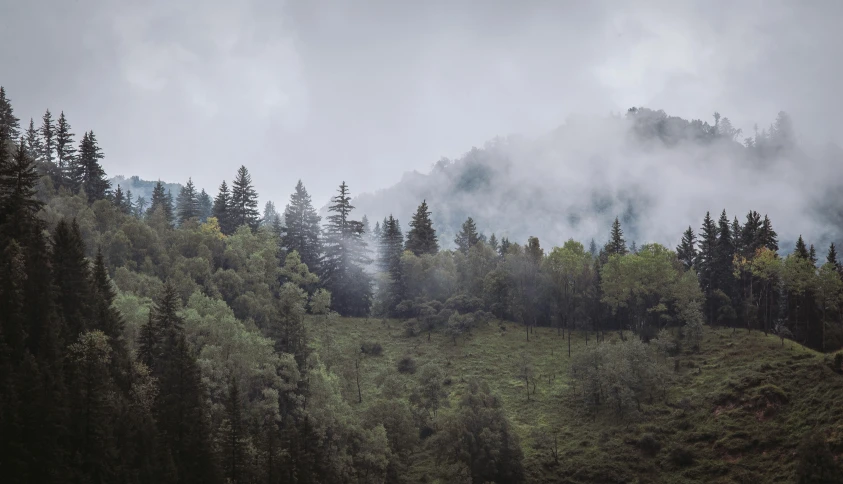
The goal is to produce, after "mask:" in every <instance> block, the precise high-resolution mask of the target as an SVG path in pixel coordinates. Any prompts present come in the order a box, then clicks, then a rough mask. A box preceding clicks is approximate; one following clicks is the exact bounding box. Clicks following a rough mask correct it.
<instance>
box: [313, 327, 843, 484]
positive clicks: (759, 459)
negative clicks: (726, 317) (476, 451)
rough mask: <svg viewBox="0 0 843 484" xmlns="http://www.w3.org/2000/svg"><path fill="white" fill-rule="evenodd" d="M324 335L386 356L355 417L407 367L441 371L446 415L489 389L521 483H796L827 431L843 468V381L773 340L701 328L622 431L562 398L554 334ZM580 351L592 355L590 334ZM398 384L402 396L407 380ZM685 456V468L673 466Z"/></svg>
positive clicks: (416, 471) (562, 366)
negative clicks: (556, 452)
mask: <svg viewBox="0 0 843 484" xmlns="http://www.w3.org/2000/svg"><path fill="white" fill-rule="evenodd" d="M501 326H504V327H506V330H505V331H503V330H501ZM311 332H312V334H313V335H314V336H315V337H314V338H313V340H314V341H315V343H314V345H315V349H316V351H317V352H318V351H319V349H320V348H319V344H320V343H319V342H320V341H321V338H320V333H322V332H324V329H323V328H322V327H321V326H320V325H318V324H313V325H312V327H311ZM330 332H331V335H332V338H333V339H334V340H335V341H336V343H337V344H338V345H346V346H350V345H359V344H360V343H361V342H363V341H371V342H377V343H380V344H381V345H383V355H381V356H377V357H366V359H365V360H364V362H363V364H362V378H361V387H362V394H363V403H362V404H357V402H356V398H354V399H351V398H350V399H349V400H350V401H351V402H352V404H353V405H354V406H355V407H357V408H359V409H361V410H362V408H365V406H366V404H367V402H368V401H371V400H372V399H374V398H375V397H376V396H377V395H378V382H379V381H382V380H381V378H379V376H382V375H385V374H390V373H391V374H396V375H397V374H398V372H397V370H396V363H397V361H398V360H399V359H400V358H402V357H404V356H410V357H412V358H414V359H415V360H416V363H417V366H418V368H419V369H420V368H421V367H422V366H423V365H428V364H437V365H441V367H442V368H443V369H444V371H445V373H446V375H447V377H448V378H450V379H451V381H452V383H451V385H449V386H448V387H447V388H448V390H449V392H450V401H451V402H453V403H454V404H455V403H456V401H457V400H458V399H459V396H460V395H461V393H462V392H463V391H464V389H465V385H466V382H467V381H469V380H470V379H471V378H478V379H482V380H484V381H486V382H487V383H488V384H489V386H490V387H491V388H492V389H493V390H494V392H495V393H497V394H498V395H499V396H500V397H501V398H502V400H503V402H504V408H505V410H506V413H507V415H508V417H509V419H510V422H511V423H512V426H513V427H514V429H515V431H516V432H517V433H518V435H519V437H520V439H521V446H522V448H523V450H524V454H525V461H524V464H525V470H526V473H527V478H528V482H570V483H578V482H583V483H585V482H630V483H632V482H640V483H657V482H664V483H672V482H676V483H679V482H682V483H685V482H705V483H709V482H711V483H721V482H722V483H726V482H752V483H753V484H758V483H762V482H763V483H766V482H793V481H794V469H795V463H796V457H795V450H796V447H797V446H798V444H799V442H800V440H801V439H802V437H803V435H804V434H805V432H807V431H809V430H811V429H818V430H822V431H824V432H826V433H827V435H828V440H829V444H830V445H831V448H832V451H833V452H834V453H835V455H837V456H838V458H841V457H843V376H841V375H839V374H837V373H835V372H833V371H832V370H831V368H830V365H829V364H828V362H829V361H830V360H831V358H830V356H824V355H821V354H819V353H817V352H815V351H812V350H809V349H806V348H804V347H802V346H800V345H798V344H796V343H792V342H789V341H785V343H784V346H781V343H780V340H779V339H778V338H776V337H774V336H772V335H771V336H764V334H763V333H759V332H752V333H747V332H746V331H737V332H733V330H731V329H711V328H706V333H705V338H704V342H703V345H702V348H701V349H700V351H699V352H698V353H695V354H692V353H690V352H687V351H683V352H682V353H681V354H680V355H678V359H679V361H680V365H679V371H678V372H675V373H674V372H673V371H672V369H673V363H672V361H671V362H666V363H665V364H667V365H669V366H670V368H671V373H673V375H674V378H675V384H674V385H673V386H672V388H671V390H670V391H669V392H668V394H667V396H666V398H665V399H663V400H662V399H658V400H655V401H653V402H652V403H645V404H644V405H643V406H642V411H641V413H640V415H638V416H636V417H634V418H632V419H625V420H621V419H619V418H617V417H615V416H614V415H612V414H610V413H609V412H604V413H601V414H598V415H596V416H594V415H588V414H585V413H584V412H583V411H582V410H581V409H580V408H579V406H578V405H577V403H576V401H575V400H574V399H573V398H571V397H570V396H569V392H568V386H569V378H568V365H569V362H570V359H569V357H568V342H567V340H565V339H564V338H563V337H562V336H560V335H558V334H557V333H556V331H555V330H553V329H551V328H535V329H534V331H533V332H532V334H530V340H529V342H528V341H527V340H526V333H525V331H524V328H523V327H522V326H519V325H516V324H512V323H498V322H493V323H490V324H489V325H488V326H486V327H483V328H478V329H475V330H474V331H473V334H472V335H470V336H468V337H465V338H461V339H458V340H457V344H456V345H454V343H453V342H452V341H451V340H449V339H447V338H446V337H445V336H444V335H441V334H437V333H433V335H432V336H431V338H430V340H429V341H428V336H427V334H422V335H420V336H417V337H406V336H404V333H403V325H402V324H401V322H399V321H396V320H389V321H384V320H381V319H374V318H370V319H350V318H341V319H338V320H337V321H336V323H335V324H334V325H333V326H332V327H331V328H330ZM611 337H615V335H614V334H612V335H610V334H607V339H609V338H611ZM588 344H589V345H594V344H595V341H594V337H593V334H592V335H589V338H588ZM585 345H586V340H585V335H584V334H582V333H575V334H574V335H573V338H572V341H571V351H572V353H577V352H580V351H583V349H584V348H585ZM522 352H526V353H527V354H529V355H530V358H531V360H532V363H533V365H534V367H535V371H536V374H537V375H538V376H539V384H538V385H537V387H536V393H535V395H531V397H530V401H529V402H528V401H527V394H526V391H525V387H524V383H523V381H521V380H519V379H518V377H517V367H518V361H519V359H520V357H521V354H522ZM401 378H403V379H404V380H405V381H406V382H407V384H408V386H409V385H411V384H412V381H413V379H414V377H413V376H412V375H403V376H402V377H401ZM354 396H355V397H356V389H355V392H354ZM684 398H687V399H688V401H689V402H690V407H689V408H688V407H686V408H685V409H684V410H683V409H682V408H680V406H679V405H677V403H678V402H680V400H682V399H684ZM447 411H448V410H447V409H445V410H443V412H447ZM539 426H547V427H549V428H554V429H558V431H559V433H560V446H561V447H562V450H561V458H560V463H559V465H550V464H549V460H550V459H549V458H548V457H547V456H545V455H544V454H543V453H541V452H539V451H536V450H534V449H533V448H532V446H531V444H532V439H531V431H532V430H533V429H534V428H536V427H539ZM643 434H651V435H652V436H654V437H655V438H656V439H657V440H658V442H659V443H660V444H661V449H660V450H659V451H658V452H656V453H655V454H647V453H644V452H642V450H640V449H639V447H638V446H637V445H636V443H637V442H638V440H639V439H640V438H641V436H642V435H643ZM680 450H681V451H680ZM683 453H684V455H685V456H688V455H690V456H692V463H690V464H688V463H687V462H684V463H681V459H679V458H672V457H676V456H678V455H679V454H683ZM435 466H436V462H435V460H434V458H433V457H432V453H431V451H430V449H426V448H425V445H424V442H423V443H422V444H421V445H420V448H419V451H418V452H417V453H415V454H414V458H413V461H412V465H411V469H410V472H409V475H408V476H409V479H410V480H411V481H413V482H420V481H427V482H436V480H435V478H434V476H435Z"/></svg>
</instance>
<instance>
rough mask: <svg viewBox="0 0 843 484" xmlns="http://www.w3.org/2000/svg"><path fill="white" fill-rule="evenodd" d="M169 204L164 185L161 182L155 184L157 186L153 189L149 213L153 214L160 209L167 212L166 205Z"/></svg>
mask: <svg viewBox="0 0 843 484" xmlns="http://www.w3.org/2000/svg"><path fill="white" fill-rule="evenodd" d="M166 203H167V194H166V193H165V192H164V184H163V183H161V180H158V181H157V182H155V186H154V187H152V200H151V202H150V205H149V213H150V214H152V213H153V212H155V211H156V210H158V209H161V210H166V209H165V208H164V205H165V204H166Z"/></svg>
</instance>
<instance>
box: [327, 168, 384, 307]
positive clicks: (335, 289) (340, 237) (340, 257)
mask: <svg viewBox="0 0 843 484" xmlns="http://www.w3.org/2000/svg"><path fill="white" fill-rule="evenodd" d="M338 192H339V193H338V194H337V195H336V196H334V198H332V199H331V205H330V206H329V207H328V212H329V213H330V214H331V215H329V216H328V224H327V226H326V227H325V236H324V244H325V245H324V248H325V254H324V257H323V259H322V261H321V262H322V265H321V272H322V280H323V281H324V284H325V285H326V287H327V288H328V289H329V290H330V291H331V295H332V301H331V302H332V304H333V306H334V309H335V310H336V311H337V312H339V313H340V314H343V315H349V316H363V315H366V314H368V313H369V308H370V307H371V299H372V289H371V279H370V277H369V276H368V275H367V274H366V273H365V272H364V270H363V267H364V266H366V265H368V264H369V263H371V259H369V257H368V256H367V247H366V241H365V240H364V239H363V224H362V223H360V222H359V221H355V220H352V219H351V218H350V215H351V211H352V210H354V206H352V205H351V195H350V193H349V191H348V185H346V184H345V182H342V184H340V187H339V190H338Z"/></svg>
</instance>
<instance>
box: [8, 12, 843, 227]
mask: <svg viewBox="0 0 843 484" xmlns="http://www.w3.org/2000/svg"><path fill="white" fill-rule="evenodd" d="M0 2H2V7H0V10H2V15H0V83H2V84H3V85H4V86H5V87H6V90H7V92H8V93H9V96H10V97H11V99H12V101H13V105H14V107H15V110H16V114H17V115H18V116H19V117H21V118H22V124H25V122H26V121H28V119H29V117H30V116H32V117H35V118H36V121H37V119H38V118H39V117H40V115H41V113H43V111H44V110H45V109H46V108H50V109H51V110H52V111H53V112H54V113H58V112H59V111H61V110H64V111H65V113H66V114H67V116H68V119H69V121H70V123H71V124H72V126H73V128H74V131H75V132H76V133H77V135H79V134H81V133H82V132H83V131H84V130H87V129H93V130H94V131H95V132H96V133H97V138H98V139H99V140H100V143H101V145H102V148H103V149H104V152H105V155H106V158H105V160H104V166H105V169H106V171H107V172H108V173H109V175H112V176H113V175H125V176H127V177H128V176H131V175H138V176H140V177H141V178H145V179H157V178H161V179H163V180H166V181H172V182H184V181H185V180H186V179H187V178H188V177H192V178H193V180H194V182H195V183H196V184H197V185H198V186H199V187H202V188H205V189H206V190H208V191H209V193H212V194H213V193H215V191H216V187H217V186H218V185H219V183H220V182H221V181H222V180H223V179H228V180H230V179H231V178H232V177H233V176H234V174H235V172H236V169H237V167H238V166H239V165H240V164H245V165H246V166H247V167H248V168H249V169H250V171H251V172H252V175H253V179H254V181H255V186H256V189H257V190H258V192H259V193H260V195H261V198H262V203H263V201H265V200H268V199H271V200H274V201H275V202H276V205H278V206H283V205H284V204H285V203H286V200H287V198H288V197H289V194H290V192H291V191H292V188H293V187H294V185H295V183H296V180H298V179H302V180H303V181H304V183H305V185H306V186H307V188H308V190H309V191H310V192H311V194H312V195H313V198H314V202H315V203H316V204H317V205H319V206H321V205H322V204H324V203H325V202H327V201H328V199H329V197H330V196H331V195H332V194H333V192H334V190H335V188H336V186H337V185H338V184H339V183H340V182H341V181H343V180H345V181H346V182H347V183H348V184H349V185H350V187H351V190H352V193H353V194H361V193H364V192H374V191H376V190H378V189H381V188H384V187H388V186H391V185H393V184H394V183H396V182H398V181H399V180H401V178H402V176H403V174H404V173H406V172H409V171H412V170H418V171H420V172H422V173H426V172H429V171H430V169H431V167H432V164H433V163H434V162H435V161H436V160H438V159H440V158H441V157H442V156H446V157H449V158H457V157H460V156H461V155H462V154H463V153H465V152H466V151H468V150H469V149H470V148H471V146H483V144H484V143H485V142H486V141H488V140H491V139H493V138H494V137H496V136H508V135H516V134H517V135H521V136H522V137H524V138H526V139H534V138H538V137H541V136H542V135H543V134H545V133H548V132H551V131H552V130H554V129H556V128H557V127H558V126H560V125H563V124H566V120H568V119H571V117H572V116H576V115H581V116H582V115H584V116H588V117H596V118H598V119H602V118H605V117H607V116H609V114H610V113H624V112H625V111H626V109H627V108H629V107H630V106H646V107H650V108H653V109H664V110H665V111H666V112H667V113H669V114H671V115H675V116H681V117H683V118H687V119H692V118H701V119H704V120H707V121H709V122H713V121H712V119H711V115H712V113H713V112H714V111H715V110H716V111H719V112H721V113H722V114H723V115H724V116H728V117H729V118H730V119H731V121H732V123H733V124H734V125H735V126H736V127H738V128H742V129H743V131H744V133H745V134H749V133H751V132H752V128H753V125H754V124H756V123H758V124H759V125H760V126H761V127H764V126H767V125H768V124H769V123H770V122H772V121H773V120H774V119H775V117H776V114H777V113H778V112H779V111H780V110H784V111H787V112H788V113H789V114H790V115H791V116H792V118H793V120H794V124H795V126H796V129H797V134H798V136H799V137H800V140H801V141H802V144H804V145H805V146H809V147H810V148H806V149H807V150H814V151H817V152H819V151H821V150H823V149H825V146H826V143H828V142H834V143H837V144H838V145H841V144H843V139H842V138H843V134H841V133H843V121H842V120H841V116H840V114H839V113H841V112H843V97H841V96H840V95H839V80H840V79H841V77H843V56H841V55H840V54H841V52H840V47H839V46H841V45H843V31H841V29H839V28H838V27H837V19H839V18H841V16H843V3H841V2H837V1H833V0H828V1H822V0H818V1H814V2H807V3H804V2H796V1H762V0H757V1H750V0H747V1H743V2H726V1H712V0H707V1H690V2H670V1H649V2H621V1H605V0H604V1H594V2H559V1H538V0H536V1H523V2H504V1H490V2H483V6H482V8H481V7H479V3H478V2H474V1H468V0H464V1H451V2H445V1H433V2H403V1H401V2H387V1H359V2H351V1H339V0H324V1H323V0H317V1H288V2H275V1H263V0H250V1H244V2H223V1H221V0H209V1H198V0H190V1H181V2H171V1H168V0H146V1H141V2H134V1H133V2H129V1H118V0H115V1H105V0H79V1H75V2H61V1H57V0H54V1H40V0H30V1H27V2H21V1H13V0H0ZM598 124H599V123H598ZM589 126H590V127H588V128H578V129H579V132H578V134H577V135H576V138H577V139H576V140H574V141H570V140H568V141H564V142H563V141H559V142H558V144H559V146H556V147H554V148H553V149H549V148H544V147H543V148H542V155H541V156H536V157H534V158H536V159H531V160H529V162H528V160H527V159H522V158H521V157H520V156H517V155H513V156H512V159H513V160H515V161H516V162H517V163H518V164H516V165H514V166H513V167H511V169H510V174H511V176H512V177H516V178H518V179H520V180H521V184H522V185H526V186H531V184H534V185H536V186H538V187H540V188H542V189H544V190H546V191H547V192H553V191H554V190H555V191H556V192H559V193H557V195H558V196H563V201H564V202H565V203H569V202H570V203H572V204H576V203H582V202H583V197H586V196H590V195H589V194H590V192H591V191H592V188H595V187H604V188H607V189H608V190H609V191H611V192H612V193H616V192H619V191H622V192H625V193H626V192H629V193H630V194H631V195H630V196H633V195H634V197H635V198H636V200H639V201H643V203H644V205H641V206H648V207H650V209H651V211H650V212H647V213H648V214H650V213H652V215H648V216H647V217H646V220H640V219H639V220H638V221H637V223H638V227H639V228H638V229H637V230H639V231H640V234H636V238H638V237H641V238H644V237H647V238H649V239H652V240H660V241H665V242H669V241H671V240H672V239H673V238H676V237H678V234H679V233H681V230H682V228H684V227H685V226H687V225H688V224H692V225H694V227H695V228H696V227H697V226H698V225H699V222H700V220H701V217H702V215H703V214H704V210H703V209H704V208H706V209H711V210H713V211H717V212H719V210H720V209H722V208H724V207H725V208H727V210H728V211H729V215H730V217H731V216H732V215H734V214H737V215H738V216H739V218H741V219H742V218H743V215H744V214H745V211H746V210H747V209H749V208H754V209H756V210H758V211H759V212H762V213H770V216H771V217H772V219H773V223H774V225H775V226H776V228H777V230H779V233H780V235H781V236H782V237H783V238H787V237H790V236H791V235H792V234H796V233H806V234H808V233H810V234H812V237H813V238H814V239H816V240H817V243H819V242H818V241H819V239H820V238H821V237H830V236H828V235H827V234H828V232H829V230H831V229H829V228H828V227H827V226H826V225H828V223H827V217H826V218H817V217H814V216H813V215H812V216H805V215H804V214H805V213H813V212H809V210H810V209H811V207H813V206H814V205H816V203H815V201H814V198H816V197H817V196H818V194H819V193H820V191H819V190H818V189H817V185H816V184H817V183H819V184H821V185H822V186H823V187H827V186H833V182H836V180H838V179H839V177H840V174H839V167H840V163H839V160H838V161H837V163H838V164H837V165H829V164H828V162H827V161H826V160H825V159H822V158H821V157H819V156H818V155H817V156H814V157H813V159H815V160H820V161H817V162H815V163H813V164H811V168H810V170H808V169H805V168H806V167H804V166H798V165H794V164H793V163H791V164H787V163H781V164H777V165H776V167H775V168H772V169H770V170H771V171H767V172H763V174H761V175H757V174H756V175H753V176H751V177H747V176H744V175H746V174H745V173H744V174H742V173H741V170H742V168H736V167H735V165H734V164H733V163H730V159H729V157H727V156H715V157H713V158H714V159H712V160H709V162H708V163H707V164H704V165H695V164H694V163H692V160H694V159H696V158H698V157H708V156H709V154H700V153H694V152H692V150H691V151H688V152H685V151H683V154H682V156H677V154H676V153H671V152H670V151H663V152H662V151H656V152H652V153H649V154H646V153H642V154H636V155H634V156H629V155H628V153H626V152H625V151H624V146H623V144H622V143H621V141H617V140H622V139H623V136H615V137H614V138H613V139H614V140H615V141H610V142H607V138H606V137H605V134H606V131H605V129H608V130H609V132H612V131H613V130H616V129H622V128H616V127H615V128H612V127H609V128H606V127H605V126H604V125H602V124H600V125H599V126H597V127H595V126H592V125H589ZM587 142H593V143H592V145H593V146H592V145H589V144H588V143H587ZM528 144H529V143H528ZM531 146H532V145H531ZM814 147H816V148H814ZM508 149H511V148H508ZM530 149H535V148H533V147H531V148H530ZM577 150H579V151H577ZM688 150H690V149H688ZM812 156H813V155H812ZM590 157H599V158H601V159H602V160H603V164H602V165H599V166H602V167H603V168H602V169H601V171H596V172H595V171H594V169H590V168H587V166H589V165H587V160H588V159H589V158H590ZM735 170H737V171H735ZM722 180H728V181H727V182H726V183H723V182H722ZM738 180H744V181H743V182H741V183H738ZM829 182H832V183H831V184H830V183H829ZM604 191H605V190H604ZM562 192H564V195H561V193H562ZM557 195H554V196H557ZM547 196H548V197H550V200H549V201H551V202H554V203H555V202H557V201H558V199H557V198H553V197H554V196H550V195H547ZM262 203H261V204H262ZM414 203H417V202H414ZM487 208H488V207H487ZM551 208H552V209H553V210H556V209H557V207H551ZM378 209H381V210H383V211H387V210H390V211H392V210H393V209H392V208H391V207H378ZM433 209H434V210H436V209H437V207H436V206H435V204H434V205H433ZM479 209H482V207H479ZM373 210H374V209H373ZM396 210H397V209H396ZM701 210H702V211H703V213H700V212H701ZM834 210H836V209H834ZM609 211H610V212H614V211H618V210H617V207H615V208H610V209H609ZM828 212H829V211H828V210H826V213H828ZM832 212H833V210H832ZM836 213H837V214H838V215H837V217H838V219H837V220H838V221H839V210H838V211H837V212H836ZM563 215H564V214H563V212H562V211H559V216H560V217H561V216H563ZM604 215H605V216H606V217H612V215H613V214H610V213H606V214H604ZM370 216H372V217H375V216H376V214H374V213H373V214H370ZM405 220H406V217H403V218H402V222H404V223H406V222H405ZM522 222H525V223H526V222H530V223H531V224H532V223H533V221H531V220H522ZM603 222H604V221H603V220H602V218H601V219H600V220H597V219H595V220H582V221H580V223H579V224H577V225H576V227H573V226H571V227H568V226H566V225H565V224H561V225H559V230H558V232H559V234H558V235H559V236H562V237H566V236H584V237H586V236H588V235H589V233H590V232H596V230H597V227H602V226H603ZM535 223H536V224H537V225H536V226H537V227H538V228H537V229H536V232H543V231H545V230H546V229H545V228H544V226H543V225H540V224H547V223H549V222H546V221H535ZM592 227H593V228H592ZM525 230H526V229H525ZM547 233H548V234H549V236H551V237H553V238H556V237H557V234H556V233H555V232H551V231H548V232H547ZM823 234H826V235H823ZM639 242H640V241H639Z"/></svg>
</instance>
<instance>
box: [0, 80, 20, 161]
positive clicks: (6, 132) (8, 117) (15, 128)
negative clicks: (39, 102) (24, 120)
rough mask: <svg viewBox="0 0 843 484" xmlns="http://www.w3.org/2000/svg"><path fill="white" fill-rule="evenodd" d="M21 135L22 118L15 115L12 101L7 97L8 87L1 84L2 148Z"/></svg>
mask: <svg viewBox="0 0 843 484" xmlns="http://www.w3.org/2000/svg"><path fill="white" fill-rule="evenodd" d="M19 136H20V120H19V119H18V118H16V117H15V113H14V109H12V102H11V100H10V99H9V98H7V97H6V89H5V88H3V86H0V149H3V148H4V147H5V145H6V144H12V143H14V142H16V141H17V139H18V137H19Z"/></svg>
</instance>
